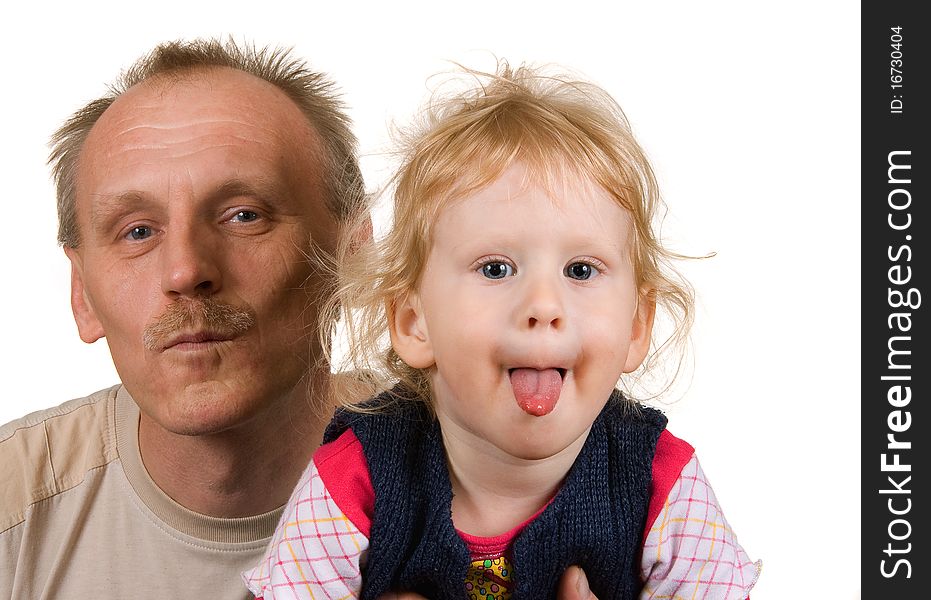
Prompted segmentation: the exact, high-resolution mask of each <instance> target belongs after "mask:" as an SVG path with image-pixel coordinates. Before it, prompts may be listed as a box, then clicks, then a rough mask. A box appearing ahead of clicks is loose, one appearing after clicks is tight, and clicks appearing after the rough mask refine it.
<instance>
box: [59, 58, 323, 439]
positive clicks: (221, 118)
mask: <svg viewBox="0 0 931 600" xmlns="http://www.w3.org/2000/svg"><path fill="white" fill-rule="evenodd" d="M319 147H320V144H319V142H318V140H317V136H316V134H315V132H314V131H313V130H312V128H311V126H310V125H309V124H308V123H307V121H306V119H305V118H304V116H303V115H302V113H301V112H300V110H299V109H298V108H297V106H296V105H295V104H293V102H292V101H291V100H290V99H288V98H287V97H286V96H285V95H284V94H283V93H282V92H281V91H279V90H278V89H276V88H275V87H273V86H272V85H270V84H268V83H266V82H264V81H262V80H260V79H258V78H255V77H253V76H251V75H248V74H245V73H242V72H239V71H235V70H231V69H215V70H211V71H204V72H198V73H194V74H191V76H189V77H184V78H182V79H180V80H176V81H171V82H167V81H165V80H155V81H148V82H145V83H142V84H140V85H138V86H135V87H134V88H132V89H130V90H129V91H127V92H126V93H125V94H123V95H122V96H121V97H120V98H119V99H118V100H117V101H116V102H114V104H113V105H112V106H111V107H110V108H109V109H108V110H107V111H106V112H105V113H104V114H103V116H102V117H101V118H100V120H99V121H98V122H97V123H96V125H95V126H94V128H93V129H92V130H91V132H90V134H89V136H88V138H87V141H86V144H85V146H84V149H83V151H82V153H81V156H80V164H79V167H78V173H77V179H76V198H77V212H78V225H79V229H80V234H81V246H80V248H78V249H76V250H71V249H69V250H67V253H68V256H69V258H70V259H71V261H72V265H73V268H72V305H73V307H74V311H75V319H76V321H77V323H78V329H79V332H80V334H81V338H82V339H83V340H84V341H86V342H92V341H95V340H97V339H99V338H100V337H104V336H105V337H106V338H107V343H108V344H109V346H110V352H111V354H112V355H113V360H114V363H115V365H116V368H117V371H118V372H119V374H120V378H121V379H122V380H123V382H124V384H125V385H126V387H127V389H128V390H129V391H130V393H131V394H132V395H133V398H134V399H135V400H136V402H137V403H139V405H140V408H141V409H142V412H143V414H144V415H145V416H147V417H149V418H151V419H153V420H154V421H155V422H156V423H158V425H160V426H161V427H163V428H165V429H167V430H169V431H173V432H176V433H184V434H192V435H195V434H204V433H212V432H219V431H223V430H226V429H229V428H231V427H234V426H236V425H238V424H241V423H243V422H245V421H247V420H249V419H250V418H251V417H254V416H256V415H257V414H258V413H259V412H260V411H261V410H262V409H263V408H267V407H270V406H276V405H279V404H280V403H281V402H287V401H289V400H291V399H296V398H303V397H304V393H305V389H306V388H305V385H304V384H305V383H306V382H305V381H304V377H305V375H306V374H307V373H308V366H309V364H310V362H311V361H312V360H313V359H315V358H316V352H315V351H314V350H313V348H314V347H316V344H315V340H316V333H315V327H314V325H315V319H316V311H315V310H314V306H313V305H312V304H310V303H309V300H310V299H312V298H313V297H314V296H315V295H316V294H314V292H315V286H316V284H317V283H318V282H317V279H316V277H317V276H316V275H314V274H313V271H312V269H311V268H310V266H309V264H308V261H307V260H306V252H307V250H308V248H309V242H310V240H311V239H313V240H314V241H315V242H317V243H320V244H322V245H323V246H324V247H331V246H332V244H333V235H334V232H333V229H334V228H335V226H334V224H333V221H332V219H331V217H330V216H329V214H328V213H327V211H326V209H325V208H324V204H323V199H322V191H321V183H320V169H319V167H318V163H319V161H318V159H317V156H318V152H319V150H318V149H319ZM205 314H206V315H207V316H209V317H212V318H209V319H208V318H205V316H204V315H205Z"/></svg>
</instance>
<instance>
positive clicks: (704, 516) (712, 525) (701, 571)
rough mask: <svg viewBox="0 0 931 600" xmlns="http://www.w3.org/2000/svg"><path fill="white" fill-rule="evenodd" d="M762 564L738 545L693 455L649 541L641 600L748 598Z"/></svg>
mask: <svg viewBox="0 0 931 600" xmlns="http://www.w3.org/2000/svg"><path fill="white" fill-rule="evenodd" d="M761 566H762V564H761V563H760V562H759V561H758V562H756V563H754V562H752V561H751V560H750V558H749V557H748V556H747V553H746V552H744V549H743V548H741V547H740V544H738V543H737V537H736V536H735V535H734V532H733V531H732V530H731V528H730V525H728V524H727V520H726V519H725V518H724V514H723V513H722V512H721V509H720V508H719V506H718V500H717V498H715V495H714V491H712V489H711V486H710V485H708V480H707V479H706V478H705V474H704V472H703V471H702V469H701V466H700V465H699V464H698V459H697V458H696V457H695V456H692V458H691V460H689V462H688V463H687V464H686V465H685V467H684V468H683V469H682V473H681V474H680V475H679V479H678V480H677V481H676V483H675V484H674V485H673V487H672V490H670V492H669V495H668V496H667V497H666V503H665V505H664V507H663V510H662V512H660V514H659V516H658V517H657V518H656V521H654V523H653V525H652V527H651V528H650V530H649V533H648V534H647V537H646V540H644V544H643V558H642V560H641V563H640V567H641V571H640V573H641V577H642V579H643V580H644V582H645V584H644V588H643V591H642V592H641V594H640V598H641V600H643V599H646V598H652V599H655V600H692V599H706V600H707V599H714V600H743V599H744V598H747V596H748V594H749V592H750V588H752V587H753V585H754V584H755V583H756V580H757V577H758V576H759V573H760V568H761Z"/></svg>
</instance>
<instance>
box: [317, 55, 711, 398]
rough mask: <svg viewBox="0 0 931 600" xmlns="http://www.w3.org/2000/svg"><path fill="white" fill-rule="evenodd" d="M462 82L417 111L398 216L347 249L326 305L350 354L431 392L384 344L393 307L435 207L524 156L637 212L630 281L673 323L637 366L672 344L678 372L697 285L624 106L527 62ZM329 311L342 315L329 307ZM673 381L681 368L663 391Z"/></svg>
mask: <svg viewBox="0 0 931 600" xmlns="http://www.w3.org/2000/svg"><path fill="white" fill-rule="evenodd" d="M464 79H465V81H466V85H467V86H468V87H469V88H470V89H468V90H467V91H465V92H460V93H453V94H446V95H437V96H435V97H434V98H433V99H432V100H431V102H430V103H429V104H428V105H427V106H426V107H425V108H424V109H423V110H421V111H420V112H419V115H421V118H422V122H421V123H420V124H417V125H414V126H413V127H412V128H411V129H410V130H408V131H407V132H406V135H405V136H403V138H402V140H401V143H400V149H399V155H400V161H401V165H400V169H399V171H398V172H397V174H396V175H395V178H394V180H393V187H394V193H393V196H394V207H393V224H392V226H391V229H390V230H389V231H388V232H387V234H386V235H385V236H384V239H382V240H379V241H378V242H377V243H374V244H367V245H363V246H362V247H351V248H347V249H344V250H343V252H342V253H341V254H340V258H339V261H338V269H339V273H340V274H339V283H338V286H337V287H338V289H337V293H336V296H335V297H334V300H333V302H332V306H331V308H332V309H334V310H339V311H342V314H341V319H342V322H343V323H344V326H345V327H346V330H347V334H348V338H349V341H348V346H347V348H346V354H345V356H346V360H347V362H350V363H351V366H352V367H353V368H354V369H355V370H356V371H357V372H364V373H368V374H371V376H372V377H374V379H375V382H376V384H379V385H380V386H382V387H386V386H388V385H390V384H391V382H392V380H393V381H401V382H402V383H404V384H405V385H406V386H408V387H410V388H412V389H413V390H415V391H416V392H417V393H418V394H419V395H420V396H421V398H422V399H427V398H429V381H428V374H427V373H426V372H423V371H420V370H418V369H413V368H411V367H410V366H408V365H407V364H405V363H404V361H403V360H401V358H400V357H399V356H398V355H397V353H395V352H394V351H393V350H392V349H391V348H390V347H386V345H385V340H387V337H388V336H387V327H388V318H389V316H390V314H391V311H392V306H394V304H395V303H396V302H397V301H398V300H399V299H401V298H403V297H404V296H405V295H406V294H408V293H410V292H411V291H414V290H416V289H417V286H418V284H419V282H420V277H421V275H422V273H423V270H424V267H425V264H426V261H427V257H428V255H429V252H430V248H431V247H432V243H433V226H434V224H435V223H436V221H437V218H438V216H439V213H440V211H442V210H443V208H444V207H445V206H448V205H449V204H450V203H451V202H455V201H456V200H458V199H461V198H463V197H465V196H468V195H470V194H473V193H476V192H478V191H479V190H481V189H483V188H485V187H486V186H488V185H490V184H491V183H493V182H494V181H495V180H497V179H498V178H499V177H501V175H502V174H503V173H504V172H505V171H506V170H507V169H508V168H509V167H510V166H511V165H512V164H514V163H515V162H521V163H522V164H523V165H525V166H526V168H527V170H528V173H529V176H530V178H531V179H532V180H534V181H535V182H537V183H539V184H540V185H542V186H544V188H545V189H548V190H550V191H553V190H554V188H557V187H558V186H562V185H563V184H564V182H565V181H567V180H568V179H571V178H577V177H578V178H581V179H582V180H583V181H586V180H587V181H590V182H593V183H594V184H596V185H598V186H599V187H601V188H603V189H604V190H605V191H606V192H607V193H608V194H609V195H610V197H611V198H612V199H613V200H614V201H615V202H617V203H618V204H619V205H620V206H622V207H623V208H624V209H626V210H627V211H628V212H629V213H630V215H631V222H632V235H631V241H630V242H629V244H630V246H629V247H630V254H631V262H632V264H633V267H634V277H635V278H636V282H637V285H638V286H641V289H645V290H649V295H650V297H649V298H648V299H649V300H650V301H655V302H656V304H657V306H658V307H659V308H660V309H662V310H663V312H664V316H665V317H666V318H668V319H669V321H671V323H670V328H671V331H672V333H671V334H670V336H669V339H667V340H665V341H664V342H661V343H659V344H655V343H654V351H653V353H652V354H651V357H650V359H649V360H648V361H647V362H646V363H645V364H644V366H643V367H642V370H641V371H639V372H640V373H643V372H646V371H648V370H651V365H652V364H654V361H655V359H656V356H657V354H658V353H660V352H659V351H660V350H664V349H669V348H678V349H679V350H680V351H681V352H680V354H679V360H678V361H676V362H677V365H676V366H675V367H674V370H675V371H676V372H678V369H679V365H680V364H681V360H682V357H683V356H684V350H685V346H686V341H687V333H688V330H689V327H690V324H691V321H692V315H693V306H694V298H693V293H692V290H691V287H690V286H689V284H688V283H687V282H686V281H685V280H684V279H682V277H681V276H680V275H679V274H678V273H677V272H676V270H675V269H674V268H673V265H672V262H673V261H674V259H677V258H684V257H682V256H680V255H678V254H675V253H673V252H670V251H669V250H667V249H666V248H664V247H663V245H662V243H661V240H660V239H659V236H658V235H657V234H656V232H655V226H656V225H657V223H656V221H657V220H658V218H659V217H660V215H658V213H659V212H660V210H659V209H660V208H661V207H662V200H661V198H660V194H659V189H658V186H657V182H656V178H655V176H654V174H653V169H652V168H651V166H650V163H649V161H648V160H647V158H646V155H645V154H644V152H643V150H642V149H641V148H640V145H639V144H638V143H637V141H636V139H635V138H634V135H633V133H632V131H631V128H630V125H629V124H628V122H627V118H626V117H625V115H624V113H623V111H622V110H621V108H620V106H618V104H617V102H615V101H614V99H613V98H612V97H611V96H610V95H609V94H608V93H607V92H606V91H605V90H603V89H602V88H600V87H598V86H596V85H593V84H591V83H587V82H584V81H580V80H578V79H577V78H575V77H572V76H569V75H565V74H562V73H558V72H557V73H550V72H548V71H547V70H544V69H538V68H531V67H528V66H521V67H519V68H516V69H515V68H512V67H510V66H509V65H508V64H507V63H506V62H503V61H502V62H501V63H500V64H499V65H498V69H497V72H496V73H494V74H491V73H480V72H475V71H471V70H466V73H465V78H464ZM451 83H457V81H453V82H451ZM365 226H366V223H364V222H362V223H361V227H365ZM357 238H358V239H365V237H364V236H357ZM352 239H354V238H353V236H346V237H345V238H344V240H343V242H344V244H346V243H352V242H351V240H352ZM326 312H327V311H324V314H326ZM327 318H328V322H330V323H332V322H335V321H333V316H332V315H328V316H327ZM330 326H332V325H330ZM321 329H325V327H321ZM379 377H383V379H382V380H381V381H378V379H379ZM651 377H654V378H655V377H656V375H655V374H651ZM660 378H661V379H662V377H660ZM674 379H675V374H673V375H672V377H671V378H669V380H668V381H666V382H664V383H665V384H666V385H665V386H664V387H662V388H661V389H662V390H663V391H665V390H666V389H668V387H669V386H671V385H672V380H674ZM661 385H662V384H661ZM650 387H652V386H650Z"/></svg>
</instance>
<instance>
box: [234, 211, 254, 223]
mask: <svg viewBox="0 0 931 600" xmlns="http://www.w3.org/2000/svg"><path fill="white" fill-rule="evenodd" d="M258 218H259V214H258V213H257V212H253V211H251V210H240V211H238V212H237V213H236V214H235V215H233V218H232V219H231V220H232V221H236V222H238V223H251V222H252V221H255V220H256V219H258Z"/></svg>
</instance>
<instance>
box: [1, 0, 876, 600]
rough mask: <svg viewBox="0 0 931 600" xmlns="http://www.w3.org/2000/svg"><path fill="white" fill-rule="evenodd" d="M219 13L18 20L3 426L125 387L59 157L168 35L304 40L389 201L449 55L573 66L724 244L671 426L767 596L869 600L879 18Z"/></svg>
mask: <svg viewBox="0 0 931 600" xmlns="http://www.w3.org/2000/svg"><path fill="white" fill-rule="evenodd" d="M202 4H206V3H200V2H193V1H184V2H175V1H161V2H157V3H140V4H136V3H131V4H127V3H125V2H124V3H117V2H112V3H101V2H80V3H70V4H69V5H67V6H65V7H62V8H60V9H52V8H50V7H49V6H48V4H46V3H30V6H29V7H28V8H27V7H25V5H26V3H18V2H17V3H14V4H13V5H12V6H8V7H7V8H6V9H5V10H4V13H5V14H4V17H3V23H2V25H0V66H2V77H3V80H4V83H3V93H2V95H0V106H2V115H3V137H4V139H3V143H2V144H0V153H2V154H0V169H2V190H3V191H2V194H3V196H4V198H3V201H2V209H0V210H2V214H3V215H4V218H3V219H2V221H0V256H2V257H3V263H2V275H0V280H2V282H3V290H2V294H0V314H2V325H3V326H2V331H3V349H2V356H3V358H2V361H0V364H2V377H3V382H4V384H5V387H6V390H5V391H6V393H5V394H4V397H3V401H2V402H0V422H5V421H7V420H10V419H13V418H15V417H18V416H20V415H22V414H25V413H26V412H29V411H33V410H37V409H39V408H44V407H47V406H51V405H54V404H58V403H60V402H62V401H64V400H66V399H69V398H71V397H75V396H79V395H84V394H86V393H89V392H91V391H94V390H96V389H98V388H101V387H104V386H107V385H110V384H111V383H113V382H114V381H115V380H116V375H115V371H114V370H113V367H112V365H111V363H110V360H109V354H108V352H107V348H106V345H105V344H104V343H103V342H99V343H98V344H96V345H93V346H86V345H84V344H82V343H81V342H80V340H79V339H78V337H77V332H76V329H75V326H74V322H73V320H72V318H71V313H70V308H69V304H68V277H69V271H68V264H67V262H66V260H65V258H64V255H63V254H62V253H61V251H60V250H59V249H58V248H57V246H56V244H55V234H56V218H55V209H54V206H55V201H54V193H53V189H52V186H51V184H50V181H49V176H48V170H47V168H46V167H45V160H46V156H47V148H46V146H45V143H46V140H47V139H48V137H49V135H50V134H51V132H52V131H53V130H54V129H55V128H56V126H57V125H58V124H59V123H60V122H61V121H62V120H63V119H65V118H66V117H67V116H68V115H69V113H70V112H71V111H73V110H74V109H76V108H78V107H79V106H80V105H82V104H83V103H85V102H86V101H88V100H90V99H91V98H93V97H96V96H97V95H100V94H101V93H102V92H103V91H104V84H105V83H106V82H109V81H111V80H113V78H114V77H115V75H116V74H117V73H118V72H119V71H120V70H121V69H123V68H125V67H126V66H128V65H129V64H130V63H131V62H132V61H133V60H134V59H135V58H136V57H137V56H138V55H140V54H141V53H143V52H145V51H146V50H148V49H149V48H150V47H151V46H152V45H154V44H155V43H157V42H160V41H164V40H168V39H175V38H179V37H195V36H205V35H223V34H234V35H235V36H236V37H237V38H239V39H243V38H245V39H249V40H254V41H256V42H258V43H260V44H266V43H272V44H282V45H288V46H294V47H295V49H296V53H297V54H298V55H299V56H302V57H306V58H308V59H309V60H310V62H311V64H312V65H313V66H314V67H315V68H317V69H319V70H322V71H325V72H327V73H329V74H330V75H331V76H332V77H333V78H334V79H335V80H336V81H337V82H339V84H340V85H341V86H342V88H343V90H344V92H345V99H346V101H347V102H348V103H349V105H350V106H351V115H352V116H353V118H354V120H355V123H356V131H357V134H358V136H359V138H360V141H361V149H362V152H363V154H365V155H367V157H366V158H365V159H364V162H363V166H364V168H365V169H366V175H367V179H368V183H369V186H370V187H374V186H375V185H377V184H379V183H381V182H382V181H383V180H384V177H385V172H384V169H383V168H382V167H380V165H381V160H380V159H379V157H378V156H377V153H379V152H381V151H382V150H384V148H385V144H386V142H387V139H388V137H387V126H386V124H387V123H388V122H389V121H391V120H400V121H402V122H403V121H405V120H406V119H408V118H409V117H410V116H411V115H412V114H413V113H414V111H415V109H416V107H417V106H418V105H419V104H420V103H421V101H422V100H424V98H425V94H426V90H427V88H426V80H427V77H428V76H429V75H431V74H433V73H435V72H438V71H442V70H448V69H449V64H448V62H446V61H448V60H456V61H460V62H464V63H465V64H467V65H470V66H476V67H480V68H486V69H487V68H491V67H492V66H493V59H492V58H491V56H492V54H494V55H497V56H501V57H506V58H508V59H509V60H510V61H511V62H512V63H518V62H521V61H531V62H555V63H559V64H562V65H565V66H567V67H570V68H573V69H575V70H576V71H578V72H581V73H582V74H584V75H586V76H587V77H588V78H589V79H591V80H593V81H595V82H596V83H599V84H600V85H602V86H603V87H605V88H606V89H607V90H608V91H609V92H610V93H611V94H612V95H614V97H615V98H616V99H617V100H618V101H619V102H620V104H621V105H622V106H623V107H624V109H625V111H626V112H627V114H628V117H629V118H630V121H631V123H632V125H633V128H634V131H635V134H636V135H637V136H638V138H639V140H640V141H641V143H642V144H643V146H644V147H645V148H646V150H647V153H648V154H649V156H650V157H651V159H652V161H653V164H654V166H655V168H656V171H657V174H658V177H659V180H660V184H661V187H662V190H663V193H664V197H665V199H666V202H667V203H668V205H669V208H670V211H671V212H670V217H669V218H668V219H667V225H666V227H665V229H664V232H665V233H666V234H667V237H668V241H669V243H670V245H671V246H672V247H673V248H674V249H676V250H679V251H682V252H686V253H693V254H704V253H707V252H709V251H714V252H717V256H716V257H715V258H713V259H710V260H706V261H699V262H696V263H692V264H687V265H685V266H684V271H685V273H686V274H687V276H688V277H689V278H690V279H691V280H692V282H693V284H694V285H695V287H696V289H697V291H698V294H699V305H698V313H697V317H698V318H697V324H696V329H695V332H694V336H693V340H694V359H695V373H694V377H693V379H692V381H691V385H690V387H689V389H688V390H687V391H686V392H685V393H684V394H683V395H682V398H681V399H680V400H679V401H678V402H677V403H675V404H673V405H670V406H667V407H666V410H667V413H668V414H669V416H670V420H671V423H670V429H671V430H672V431H673V432H674V433H676V434H677V435H678V436H680V437H683V438H685V439H686V440H688V441H690V442H691V443H692V444H693V445H694V446H696V448H697V449H698V453H699V456H700V457H701V459H702V462H703V465H704V467H705V471H706V472H707V473H708V476H709V478H710V480H711V483H712V484H713V486H714V488H715V490H716V491H717V494H718V497H719V500H720V502H721V503H722V505H723V507H724V509H725V512H726V514H727V516H728V519H729V521H730V523H731V525H732V526H733V527H734V529H735V530H736V532H737V533H738V536H739V539H740V541H741V543H742V544H743V545H744V547H745V548H746V549H747V551H748V552H749V554H750V555H751V557H753V558H754V559H756V558H762V559H763V562H764V568H763V574H762V577H761V579H760V581H759V584H758V585H757V587H756V588H755V590H754V593H753V599H754V600H776V599H780V600H781V599H785V598H794V599H799V598H802V599H806V598H812V599H819V600H820V599H822V598H832V599H843V600H846V599H853V598H859V580H860V549H859V532H860V497H859V487H860V469H859V454H860V441H859V429H860V388H859V378H860V357H859V333H860V325H859V314H860V274H859V261H858V257H859V254H860V246H859V227H860V205H859V196H860V193H859V180H860V175H859V173H860V164H859V158H860V154H859V150H860V122H859V119H860V65H859V55H860V39H859V33H860V14H859V12H860V8H859V3H850V2H840V1H834V2H828V1H814V2H812V1H809V2H798V1H795V0H792V1H787V2H781V3H766V4H761V3H746V2H736V1H735V2H724V1H716V0H715V1H710V2H681V3H670V2H645V1H643V2H637V3H629V2H621V1H618V0H614V1H613V2H604V3H595V2H588V1H582V0H573V1H571V2H567V1H565V0H564V1H562V2H558V3H552V4H548V3H545V2H539V1H534V2H532V1H530V0H522V1H517V2H507V1H504V0H495V1H486V0H480V1H476V0H472V1H470V2H457V3H448V5H447V4H444V3H440V2H437V1H434V2H423V3H406V4H405V3H401V2H385V3H382V2H379V3H375V2H372V3H371V6H369V5H366V4H358V3H353V2H346V3H343V6H342V7H340V8H335V7H333V6H314V4H316V3H313V2H310V1H306V0H305V1H304V2H300V3H298V2H292V3H285V2H278V1H272V0H264V1H262V2H256V3H250V5H249V7H248V8H247V7H240V6H237V5H236V3H235V2H225V3H223V4H218V5H216V6H213V7H206V6H202ZM326 4H327V5H330V4H336V3H335V2H333V3H329V2H328V3H326ZM76 6H80V8H77V7H76ZM130 6H133V8H129V7H130Z"/></svg>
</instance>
